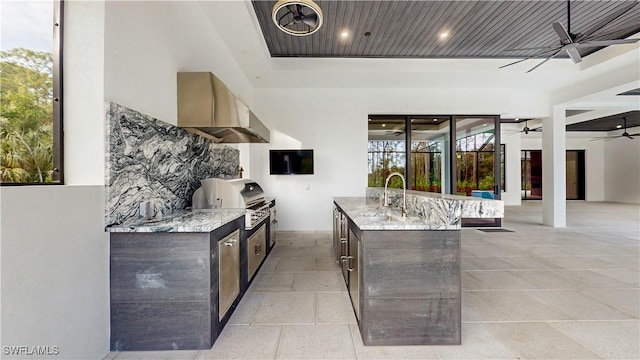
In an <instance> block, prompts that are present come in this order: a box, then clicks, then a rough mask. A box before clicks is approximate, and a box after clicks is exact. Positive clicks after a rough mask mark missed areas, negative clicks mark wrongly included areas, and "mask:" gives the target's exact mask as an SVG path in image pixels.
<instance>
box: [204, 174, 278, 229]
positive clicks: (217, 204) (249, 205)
mask: <svg viewBox="0 0 640 360" xmlns="http://www.w3.org/2000/svg"><path fill="white" fill-rule="evenodd" d="M193 208H194V209H213V208H228V209H239V208H243V209H245V210H246V215H245V229H247V230H250V229H252V228H253V227H254V226H256V225H258V224H260V223H261V222H262V221H263V220H264V219H266V218H268V217H269V204H268V203H267V202H266V201H265V198H264V191H262V187H260V185H258V183H257V182H255V181H253V180H250V179H231V180H229V179H217V178H210V179H204V180H202V187H201V188H199V189H198V190H196V192H195V193H194V194H193Z"/></svg>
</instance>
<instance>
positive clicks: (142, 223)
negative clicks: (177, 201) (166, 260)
mask: <svg viewBox="0 0 640 360" xmlns="http://www.w3.org/2000/svg"><path fill="white" fill-rule="evenodd" d="M244 214H245V209H198V210H179V211H176V212H172V213H170V214H166V215H164V216H162V217H158V218H149V219H144V218H138V219H133V220H131V221H127V222H125V223H123V224H119V225H112V226H108V227H106V228H105V231H107V232H112V233H117V232H148V233H149V232H211V231H213V230H215V229H217V228H219V227H221V226H223V225H225V224H227V223H229V222H231V221H233V220H235V219H237V218H239V217H242V216H244Z"/></svg>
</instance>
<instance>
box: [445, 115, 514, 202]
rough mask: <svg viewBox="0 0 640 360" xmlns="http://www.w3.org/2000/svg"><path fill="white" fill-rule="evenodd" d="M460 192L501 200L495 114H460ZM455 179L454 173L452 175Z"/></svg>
mask: <svg viewBox="0 0 640 360" xmlns="http://www.w3.org/2000/svg"><path fill="white" fill-rule="evenodd" d="M455 124H456V132H455V133H456V142H455V147H456V148H455V150H456V152H455V154H456V156H455V163H456V166H455V174H454V175H455V187H454V189H455V191H454V193H455V194H457V195H466V196H477V197H484V198H490V199H500V191H499V190H500V189H501V182H502V181H497V180H496V179H501V178H502V176H501V161H496V159H501V152H500V146H496V144H498V143H499V139H497V138H496V133H497V132H496V118H495V117H456V118H455ZM452 178H453V176H452Z"/></svg>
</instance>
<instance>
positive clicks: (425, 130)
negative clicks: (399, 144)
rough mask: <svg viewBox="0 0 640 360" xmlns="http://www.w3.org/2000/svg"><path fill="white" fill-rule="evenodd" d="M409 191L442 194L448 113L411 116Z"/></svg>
mask: <svg viewBox="0 0 640 360" xmlns="http://www.w3.org/2000/svg"><path fill="white" fill-rule="evenodd" d="M410 126H411V133H410V139H411V154H410V157H411V159H410V163H409V170H410V171H409V176H410V179H409V185H408V188H409V189H411V190H418V191H427V192H434V193H442V192H443V187H442V184H443V182H442V179H445V178H447V176H446V175H445V173H444V170H445V168H446V162H445V159H446V153H448V151H447V147H448V144H449V116H429V117H411V119H410Z"/></svg>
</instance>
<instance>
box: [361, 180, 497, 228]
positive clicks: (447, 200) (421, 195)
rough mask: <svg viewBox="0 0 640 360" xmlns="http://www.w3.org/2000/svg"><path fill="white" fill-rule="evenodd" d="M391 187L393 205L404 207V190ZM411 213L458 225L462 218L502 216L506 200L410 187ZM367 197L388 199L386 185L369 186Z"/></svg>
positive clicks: (408, 209)
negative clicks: (426, 190) (437, 192)
mask: <svg viewBox="0 0 640 360" xmlns="http://www.w3.org/2000/svg"><path fill="white" fill-rule="evenodd" d="M388 190H389V206H391V207H393V208H401V207H402V190H401V189H388ZM406 193H407V196H406V202H407V212H409V213H412V214H416V215H420V216H423V217H426V218H428V219H429V220H430V221H433V222H436V223H442V224H450V225H456V224H459V223H460V222H461V219H462V218H477V219H480V218H502V217H504V202H503V201H502V200H493V199H483V198H478V197H470V196H458V195H447V194H435V193H428V192H422V191H415V190H407V192H406ZM366 197H368V198H373V199H378V201H380V203H382V202H383V199H384V188H374V187H368V188H367V190H366Z"/></svg>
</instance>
